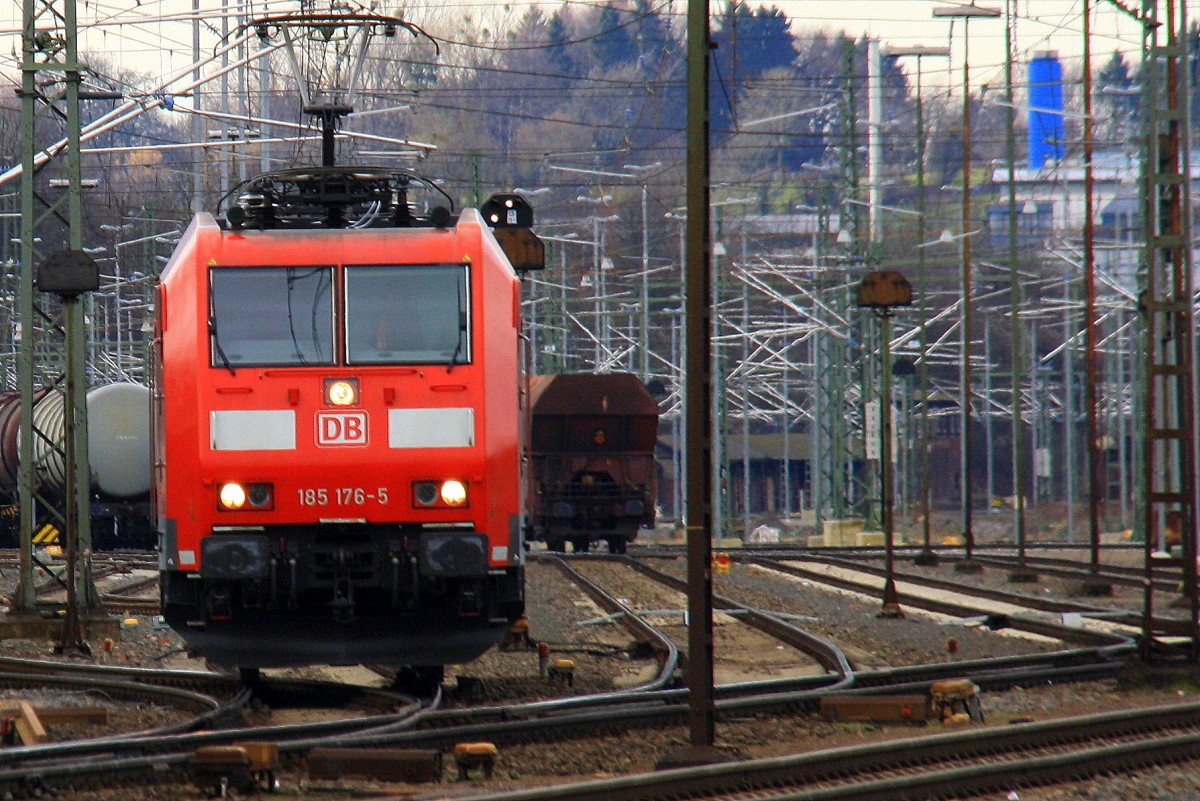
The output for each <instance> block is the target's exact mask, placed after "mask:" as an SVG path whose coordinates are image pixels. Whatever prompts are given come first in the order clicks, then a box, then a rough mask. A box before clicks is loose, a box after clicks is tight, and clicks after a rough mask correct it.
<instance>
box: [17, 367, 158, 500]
mask: <svg viewBox="0 0 1200 801" xmlns="http://www.w3.org/2000/svg"><path fill="white" fill-rule="evenodd" d="M63 400H64V395H63V394H62V393H60V392H50V393H47V394H46V395H45V397H43V398H42V399H41V400H39V401H38V402H37V405H35V406H34V407H33V422H34V425H35V426H36V427H37V429H38V431H40V432H42V434H43V435H44V437H37V438H36V439H35V440H34V443H33V458H34V461H35V462H36V464H37V471H38V475H39V476H40V477H41V479H42V481H44V482H45V483H47V484H49V485H51V486H53V487H56V488H58V489H62V488H63V487H64V486H66V469H65V467H64V464H63V456H62V453H61V448H62V443H63V441H64V438H65V431H64V429H65V421H64V418H63ZM87 414H88V463H89V467H90V472H91V479H92V481H91V485H92V489H93V490H95V491H97V492H100V493H102V494H104V495H107V496H110V497H114V498H134V497H138V496H140V495H146V494H147V493H149V492H150V390H149V389H148V388H146V387H144V386H141V385H140V384H108V385H106V386H102V387H94V388H92V389H90V390H88V393H87ZM19 442H20V437H19V436H18V437H17V443H18V447H19Z"/></svg>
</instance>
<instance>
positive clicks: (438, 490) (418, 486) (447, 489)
mask: <svg viewBox="0 0 1200 801" xmlns="http://www.w3.org/2000/svg"><path fill="white" fill-rule="evenodd" d="M412 492H413V495H412V497H413V506H414V507H426V508H432V509H445V508H448V507H453V508H461V507H463V506H466V505H467V485H466V482H463V481H459V480H458V479H453V478H452V479H448V480H446V481H414V482H413V485H412Z"/></svg>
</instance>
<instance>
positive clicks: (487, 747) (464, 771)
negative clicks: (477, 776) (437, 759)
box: [454, 743, 500, 781]
mask: <svg viewBox="0 0 1200 801" xmlns="http://www.w3.org/2000/svg"><path fill="white" fill-rule="evenodd" d="M499 753H500V752H499V750H498V749H497V748H496V746H495V745H494V744H492V743H458V744H457V745H455V746H454V763H455V764H456V765H458V778H459V779H461V780H462V781H466V780H467V779H468V778H470V775H471V770H472V769H474V768H479V769H480V770H482V771H483V775H484V777H485V778H488V779H490V778H492V771H493V770H494V769H495V767H496V756H497V755H498V754H499Z"/></svg>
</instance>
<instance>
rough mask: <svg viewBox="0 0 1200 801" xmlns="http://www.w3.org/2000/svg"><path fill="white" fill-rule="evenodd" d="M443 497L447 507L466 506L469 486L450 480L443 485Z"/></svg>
mask: <svg viewBox="0 0 1200 801" xmlns="http://www.w3.org/2000/svg"><path fill="white" fill-rule="evenodd" d="M441 496H442V502H443V503H445V504H446V505H447V506H464V505H465V504H466V503H467V485H466V484H464V483H462V482H461V481H455V480H454V479H450V480H449V481H446V482H444V483H443V484H442V489H441Z"/></svg>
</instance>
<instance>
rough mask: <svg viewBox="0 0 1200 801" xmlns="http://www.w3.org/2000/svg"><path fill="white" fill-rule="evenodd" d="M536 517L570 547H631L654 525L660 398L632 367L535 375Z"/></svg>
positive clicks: (551, 537) (550, 543) (540, 529)
mask: <svg viewBox="0 0 1200 801" xmlns="http://www.w3.org/2000/svg"><path fill="white" fill-rule="evenodd" d="M530 408H531V410H532V425H531V442H530V461H531V466H530V479H531V483H532V486H531V489H530V493H529V497H530V523H531V525H532V536H533V538H534V539H536V540H539V541H542V542H545V543H546V546H547V547H548V548H550V549H551V550H555V551H562V550H565V548H566V543H568V542H570V543H571V545H572V547H573V549H574V550H575V551H580V552H582V551H586V550H588V549H589V548H590V547H591V545H592V543H594V542H598V541H601V540H603V541H605V542H607V543H608V550H609V552H610V553H624V552H625V547H626V545H628V543H630V542H632V541H633V540H634V539H635V538H636V537H637V535H638V529H639V528H642V527H646V528H649V527H653V525H654V519H655V498H656V493H657V476H656V472H655V469H656V468H655V461H654V449H655V445H656V443H657V441H658V403H657V402H656V401H655V400H654V398H653V397H652V396H651V395H650V393H649V391H647V389H646V386H645V385H644V384H643V383H642V382H641V381H640V380H639V379H638V377H637V376H635V375H632V374H630V373H597V374H586V373H579V374H562V375H539V376H533V378H532V380H531V388H530Z"/></svg>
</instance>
